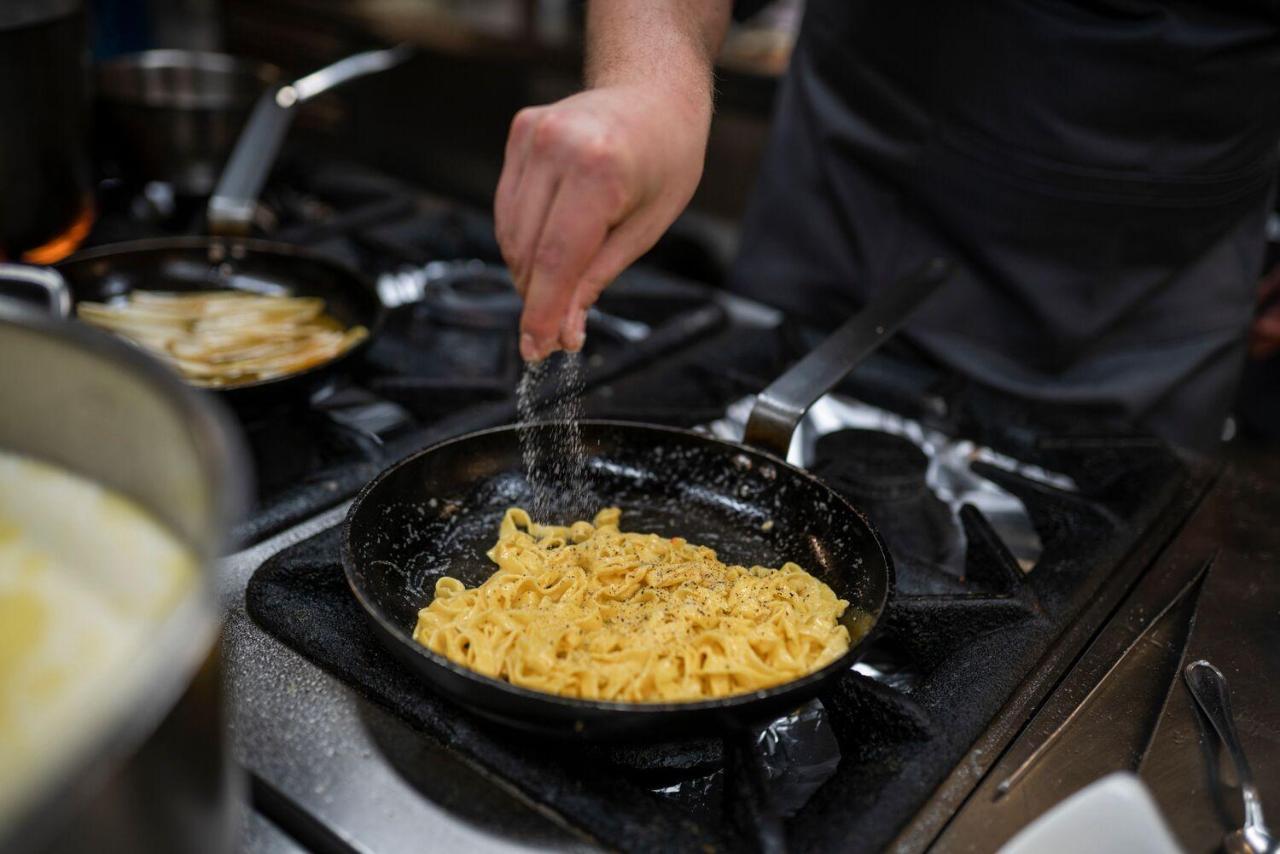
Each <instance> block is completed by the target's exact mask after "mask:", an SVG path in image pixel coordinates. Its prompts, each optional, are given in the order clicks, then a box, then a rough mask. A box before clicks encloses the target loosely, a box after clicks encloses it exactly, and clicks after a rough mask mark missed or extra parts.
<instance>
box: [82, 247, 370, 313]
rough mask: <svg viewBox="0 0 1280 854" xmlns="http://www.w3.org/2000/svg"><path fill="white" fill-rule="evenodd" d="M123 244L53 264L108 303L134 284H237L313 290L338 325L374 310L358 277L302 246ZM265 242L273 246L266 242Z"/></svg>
mask: <svg viewBox="0 0 1280 854" xmlns="http://www.w3.org/2000/svg"><path fill="white" fill-rule="evenodd" d="M148 243H150V244H151V245H149V246H140V247H138V248H131V247H130V246H129V245H128V244H122V245H121V246H120V247H119V248H116V247H108V248H105V249H101V250H94V251H92V252H90V253H85V254H84V255H82V256H73V257H72V258H70V259H68V260H67V261H65V262H63V263H62V264H60V265H59V266H58V272H60V273H61V274H62V275H63V277H64V278H65V279H66V280H67V284H68V285H70V287H71V293H72V296H73V297H74V298H75V300H76V301H82V300H91V301H95V302H112V301H116V300H121V299H124V298H125V297H127V296H128V294H129V293H130V292H132V291H160V292H165V293H190V292H192V291H212V290H238V291H245V292H247V293H255V294H262V295H266V296H317V297H321V298H322V299H324V301H325V306H326V310H327V311H328V312H329V314H331V315H332V316H333V317H334V319H336V320H337V321H338V322H339V323H341V324H342V325H343V326H348V327H350V326H356V325H359V324H363V325H365V326H371V325H372V323H373V321H374V320H375V318H376V317H377V314H378V307H377V304H376V296H375V295H374V293H373V292H372V290H371V289H370V288H367V287H356V286H355V285H356V284H358V282H357V280H356V278H355V276H354V275H353V274H352V273H350V272H349V271H346V270H343V269H342V268H341V267H338V266H336V265H332V264H328V263H325V262H324V261H322V260H320V259H317V258H312V257H309V256H308V255H306V254H303V253H293V252H283V251H277V250H274V249H270V248H265V247H259V246H252V245H250V244H243V243H241V244H237V243H234V242H230V241H221V240H219V239H218V238H211V239H207V240H206V239H201V238H197V239H194V240H191V239H187V240H184V241H182V242H179V241H148ZM266 246H270V244H267V245H266Z"/></svg>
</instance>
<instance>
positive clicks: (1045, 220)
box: [732, 0, 1280, 448]
mask: <svg viewBox="0 0 1280 854" xmlns="http://www.w3.org/2000/svg"><path fill="white" fill-rule="evenodd" d="M1278 23H1280V22H1278V19H1277V13H1276V12H1275V11H1274V10H1273V9H1272V6H1271V5H1270V4H1264V3H1245V2H1234V3H1233V2H1230V0H1203V2H1200V3H1165V4H1161V3H1155V2H1147V0H1131V1H1130V0H1095V2H1085V0H1079V2H1065V0H1063V1H1062V2H1054V0H978V1H977V2H966V3H955V2H950V3H948V2H926V0H898V1H897V2H884V0H809V4H808V7H807V10H806V13H805V18H804V22H803V25H802V28H801V34H800V37H799V40H798V44H797V46H796V50H795V53H794V55H793V58H792V65H791V70H790V73H789V75H788V77H787V79H786V81H785V83H784V85H783V88H782V92H781V95H780V101H779V104H778V111H777V116H776V120H775V123H774V130H773V137H772V140H771V143H770V148H769V151H768V153H767V155H766V162H765V165H764V168H763V170H762V174H761V178H760V183H759V185H758V187H757V190H756V194H755V197H754V198H753V200H752V204H751V207H750V209H749V211H748V214H747V217H746V220H745V223H744V231H743V241H742V246H743V249H742V251H741V253H740V256H739V259H738V263H737V264H736V265H735V268H734V273H733V276H732V281H733V284H734V287H735V288H737V289H738V290H740V291H742V292H744V293H746V294H748V295H750V296H753V297H756V298H758V299H761V300H764V301H766V302H770V303H773V304H776V305H780V306H782V307H784V308H786V309H788V310H790V311H793V312H796V313H798V314H800V315H802V316H806V317H808V318H810V319H813V320H815V321H818V322H819V323H825V324H834V323H835V322H837V321H838V320H839V319H840V318H841V317H843V316H847V315H848V314H849V313H850V312H852V311H855V310H856V309H857V307H858V306H859V305H860V304H861V303H862V302H863V301H864V300H865V299H866V298H867V296H868V295H869V294H870V293H871V292H872V291H873V290H874V289H875V288H876V287H878V286H881V285H882V284H883V283H886V282H892V281H893V280H894V279H895V278H896V277H898V276H900V275H902V274H903V273H905V272H906V271H908V270H909V269H910V268H912V267H913V266H914V265H916V264H918V263H919V262H920V261H921V260H922V259H924V258H926V257H929V256H932V255H937V254H941V255H945V256H947V257H949V258H951V259H953V260H954V261H955V262H957V264H958V271H957V273H956V275H955V276H954V277H953V279H952V280H951V281H950V282H949V283H948V286H947V287H946V289H945V290H944V292H943V293H942V294H940V295H939V296H938V297H936V298H935V299H934V300H933V301H932V302H931V303H930V304H928V305H927V306H926V307H925V309H924V310H923V311H922V313H921V315H920V317H919V318H918V319H917V320H916V321H915V322H913V323H912V324H910V325H909V326H908V328H907V332H906V334H907V336H908V337H909V338H910V339H911V340H912V341H913V342H914V343H915V344H917V345H918V346H919V347H920V348H921V349H923V350H925V351H926V352H927V353H929V354H930V355H931V356H932V357H934V358H935V359H937V360H939V361H941V362H942V363H944V364H945V365H946V366H948V367H949V368H951V369H954V370H957V371H960V372H961V373H963V374H966V375H968V376H970V377H972V378H974V379H976V380H979V381H981V382H984V383H987V384H989V385H992V386H995V387H997V388H999V389H1001V390H1004V391H1007V392H1010V393H1014V394H1018V395H1021V396H1024V397H1030V398H1034V399H1041V400H1050V401H1056V402H1062V403H1067V404H1079V405H1081V406H1087V407H1089V408H1090V409H1092V410H1099V409H1102V410H1110V411H1112V412H1114V413H1115V414H1116V415H1117V416H1119V417H1122V418H1123V419H1125V420H1126V421H1129V422H1133V423H1136V424H1139V425H1142V426H1145V427H1147V428H1149V429H1152V430H1154V431H1155V432H1157V433H1160V434H1162V435H1164V436H1166V437H1168V438H1170V439H1172V440H1174V441H1177V442H1179V443H1181V444H1185V445H1188V446H1193V447H1202V448H1205V447H1211V446H1212V445H1213V444H1214V443H1216V441H1217V440H1218V438H1219V436H1220V434H1221V429H1222V424H1223V419H1224V417H1225V416H1226V414H1227V411H1228V408H1229V406H1230V404H1231V399H1232V396H1233V394H1234V390H1235V386H1236V383H1237V381H1238V376H1239V373H1240V369H1241V367H1242V365H1243V361H1244V354H1245V334H1246V331H1247V327H1248V323H1249V320H1250V317H1251V314H1252V305H1253V302H1252V301H1253V293H1254V288H1255V284H1256V280H1257V276H1258V273H1259V267H1260V265H1261V259H1262V252H1263V236H1264V235H1263V229H1264V224H1265V219H1266V212H1267V209H1268V203H1269V200H1270V196H1271V187H1272V184H1273V179H1274V177H1275V175H1276V169H1277V164H1276V160H1277V157H1276V145H1277V138H1278V137H1280V37H1278Z"/></svg>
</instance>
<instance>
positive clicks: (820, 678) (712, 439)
mask: <svg viewBox="0 0 1280 854" xmlns="http://www.w3.org/2000/svg"><path fill="white" fill-rule="evenodd" d="M538 423H539V424H550V423H555V422H553V421H544V422H538ZM577 423H578V424H580V425H582V426H584V427H602V428H622V429H637V428H639V429H644V430H648V431H653V432H657V433H667V434H672V435H675V436H679V437H681V438H683V439H688V438H694V439H697V440H700V441H705V442H707V443H708V444H711V445H719V446H722V447H723V448H724V449H725V450H726V451H732V452H735V453H744V452H745V453H750V454H754V455H757V456H759V457H762V458H764V459H765V460H767V461H768V462H770V463H772V464H773V465H775V466H781V467H782V468H783V469H785V470H787V471H789V472H791V473H792V474H793V475H798V476H800V477H802V478H805V479H807V480H809V481H811V482H812V483H813V484H814V485H815V486H816V487H818V488H819V489H821V490H822V491H824V492H825V493H827V495H828V496H829V497H830V498H831V499H832V500H834V501H835V502H836V503H837V505H838V506H840V507H842V508H843V509H844V510H847V511H849V512H850V513H851V514H852V515H853V516H854V517H855V518H857V519H858V520H859V521H860V522H861V523H862V524H863V525H864V526H865V528H866V531H867V533H868V534H870V536H871V540H872V542H873V543H875V547H876V552H878V554H879V556H880V558H881V561H882V563H883V566H884V576H885V579H884V580H885V587H884V594H883V595H882V596H881V597H880V600H879V602H878V603H877V607H876V609H875V611H874V612H871V616H872V618H873V620H872V623H871V627H870V628H869V629H868V630H867V632H866V634H864V635H863V636H862V637H861V638H859V639H858V640H857V641H856V642H855V643H853V644H851V645H850V647H849V649H848V650H847V651H846V652H845V653H844V654H843V655H841V656H840V657H839V658H837V659H836V660H835V661H833V662H831V663H830V664H828V665H826V666H825V667H823V668H821V669H819V670H815V671H813V672H812V673H808V674H806V675H804V676H801V677H800V678H798V679H793V680H791V681H790V682H783V683H781V684H779V685H774V686H772V687H770V688H765V689H761V690H759V691H752V692H748V693H742V694H732V695H730V696H727V697H719V698H715V699H710V700H698V701H694V702H674V703H629V702H617V701H610V700H588V699H582V698H579V697H565V696H561V695H559V694H552V693H550V692H547V691H537V690H534V689H532V688H524V687H522V686H519V685H513V684H512V683H510V682H507V681H504V680H502V679H495V678H493V677H491V676H485V675H484V674H482V673H478V672H476V671H474V670H472V669H471V668H469V667H466V666H465V665H462V664H458V663H457V662H455V661H453V660H451V659H449V658H446V657H445V656H443V655H440V654H439V653H437V652H434V651H432V650H429V649H427V648H426V647H424V646H422V645H421V644H419V643H417V642H416V641H414V640H413V639H412V638H411V637H408V636H406V634H405V632H404V630H403V629H402V628H401V627H399V626H396V625H394V624H393V623H391V621H390V620H388V619H387V618H386V617H385V616H383V614H382V613H381V611H380V610H379V609H377V608H375V607H374V606H373V605H372V604H371V603H370V602H369V601H368V600H367V599H366V597H365V596H364V594H363V592H362V591H361V590H360V587H359V585H358V584H357V583H356V580H355V568H356V560H355V555H354V553H353V550H352V538H353V534H352V528H353V524H354V521H355V517H356V515H357V513H358V512H359V510H360V508H361V507H362V506H363V505H364V502H365V500H366V499H367V498H368V497H369V496H370V495H371V494H372V493H373V492H374V490H376V489H377V488H378V487H379V485H380V484H382V483H383V482H384V481H385V480H386V479H387V478H389V477H390V476H391V475H392V474H394V473H395V472H398V471H400V470H401V469H402V468H403V467H405V466H408V465H410V464H412V463H413V461H415V460H417V459H420V458H421V457H424V456H426V455H427V454H431V453H434V452H438V451H440V450H442V449H444V448H446V447H448V446H449V445H454V444H458V443H461V442H466V441H471V440H475V439H479V438H481V437H483V436H488V435H492V434H497V433H507V432H513V431H517V430H519V429H520V426H521V425H516V424H505V425H501V426H498V427H490V428H487V429H484V430H476V431H473V432H470V433H464V434H463V435H460V436H454V437H452V438H449V439H444V440H442V441H440V442H436V443H435V444H433V445H429V446H427V447H425V448H422V449H421V450H418V451H415V452H413V453H412V454H409V455H408V456H406V457H403V458H402V459H400V460H398V461H396V462H394V463H392V464H391V465H389V466H387V468H385V469H383V470H382V471H381V472H379V473H378V475H377V476H375V477H374V478H373V479H372V480H371V481H369V482H368V483H367V484H365V486H364V488H363V489H361V490H360V492H359V494H358V495H357V496H356V497H355V499H354V500H353V501H352V503H351V507H350V508H349V509H348V510H347V514H346V517H345V518H344V520H343V523H342V544H341V557H342V572H343V575H344V576H346V580H347V586H348V587H349V588H350V589H351V593H352V595H353V596H355V598H356V601H357V602H358V603H359V604H360V607H361V609H362V610H363V611H364V612H365V616H366V617H368V618H370V619H372V620H374V621H375V623H376V624H377V626H378V628H380V629H381V630H382V631H381V632H380V634H382V635H384V636H385V637H390V638H394V639H395V640H396V642H397V643H398V644H399V645H400V646H401V647H404V648H408V649H411V650H412V651H413V653H414V654H416V655H420V656H423V657H424V658H425V659H426V660H427V661H428V662H429V663H431V664H433V665H436V666H439V667H443V668H445V669H446V670H449V671H451V672H452V673H454V674H455V675H457V676H460V677H462V678H464V679H467V680H472V681H476V682H479V683H481V684H483V685H485V686H486V687H487V688H490V689H493V690H497V691H499V692H502V693H506V694H508V695H510V696H511V697H513V698H518V699H519V700H522V701H533V702H537V703H544V704H546V705H548V706H555V707H557V708H558V709H559V710H560V711H562V712H565V713H572V712H574V711H576V710H581V711H582V712H584V713H587V712H590V713H600V712H618V713H631V714H645V715H663V714H670V713H674V712H715V711H721V712H727V711H733V710H736V709H738V708H741V707H747V706H750V705H752V704H754V703H757V702H761V703H763V702H765V701H768V700H770V699H774V698H777V697H781V696H783V695H786V694H789V693H791V692H793V691H794V692H797V693H799V692H802V691H804V689H806V688H809V687H812V686H815V685H818V684H821V683H823V682H825V681H827V680H828V679H831V678H834V677H835V675H836V674H837V673H839V672H843V671H845V670H849V669H851V668H852V666H853V664H854V663H855V662H856V661H857V659H858V657H859V656H860V655H861V653H862V651H863V649H864V647H865V646H866V644H867V641H868V640H869V639H870V638H871V637H872V636H874V635H875V634H876V632H877V631H878V630H879V629H880V628H881V624H882V618H883V616H884V612H885V611H886V610H887V609H888V606H889V601H890V599H891V598H892V596H893V592H894V580H895V579H894V568H893V559H892V558H891V557H890V555H889V552H888V550H887V549H886V548H885V545H884V540H883V539H881V537H880V533H879V532H878V531H877V530H876V529H875V526H874V525H872V524H871V521H870V520H869V519H867V517H866V515H865V514H863V513H862V511H860V510H858V508H857V507H855V506H854V505H853V504H852V503H850V502H849V500H848V499H847V498H845V497H844V496H843V495H841V494H840V493H838V492H836V491H835V490H834V489H832V488H831V487H830V486H828V485H826V484H825V483H823V482H822V481H821V480H819V479H818V478H817V477H815V476H814V475H813V474H812V473H810V472H807V471H805V470H804V469H802V468H799V467H797V466H793V465H791V464H790V463H788V462H786V461H785V460H783V459H780V458H779V457H777V456H776V455H774V454H772V453H770V452H768V451H765V450H763V449H760V448H755V447H752V446H750V445H744V444H741V443H738V442H731V441H728V440H726V439H721V438H719V437H716V436H710V435H705V434H702V433H697V432H694V431H692V430H686V429H683V428H680V427H671V426H668V425H662V424H650V423H647V422H642V421H622V420H617V419H594V418H586V419H582V420H580V421H578V422H577ZM432 687H433V688H436V686H435V685H433V686H432ZM450 699H452V697H451V698H450Z"/></svg>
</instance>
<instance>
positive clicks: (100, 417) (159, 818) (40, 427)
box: [0, 265, 248, 854]
mask: <svg viewBox="0 0 1280 854" xmlns="http://www.w3.org/2000/svg"><path fill="white" fill-rule="evenodd" d="M4 266H5V265H0V278H4V277H5V276H6V275H7V274H16V275H27V274H26V273H23V272H22V271H23V269H24V268H17V272H16V273H13V271H6V270H4V269H3V267H4ZM39 272H40V271H35V273H36V274H37V276H38V274H39ZM32 284H34V285H40V284H41V283H39V282H32ZM45 284H47V283H45ZM53 300H54V301H55V302H56V294H55V295H54V296H53ZM0 401H2V404H0V408H2V409H3V412H4V416H3V417H0V449H3V450H6V451H11V452H16V453H18V454H21V455H25V456H28V457H31V458H34V459H39V460H43V461H46V462H49V463H52V464H54V465H57V466H60V467H62V468H64V469H67V470H70V471H71V472H74V473H76V474H79V475H81V476H83V477H85V478H88V479H91V480H93V481H96V482H97V483H99V484H101V485H103V486H105V487H108V488H110V489H112V490H114V491H116V492H118V493H120V494H122V495H124V496H127V497H128V498H131V499H132V500H134V501H135V502H137V503H138V504H139V505H140V506H142V507H143V508H144V509H146V510H148V511H149V512H150V513H151V514H152V515H153V516H154V517H155V518H156V519H158V520H159V521H160V522H161V523H162V524H164V525H165V526H167V527H168V528H169V529H170V530H171V532H172V533H174V534H175V535H176V536H177V537H179V538H180V539H181V540H183V541H185V542H186V543H187V544H188V546H189V547H190V548H191V550H192V551H193V553H194V554H195V555H197V557H198V558H199V565H200V567H201V568H202V583H201V584H197V585H193V586H192V588H191V589H190V591H189V592H188V593H187V594H186V595H185V596H184V597H183V600H182V601H181V602H180V603H178V605H177V606H176V607H175V608H174V609H173V610H172V611H170V612H169V613H168V616H167V617H166V618H165V620H164V622H163V623H162V624H161V625H160V626H159V627H158V628H157V629H156V630H155V631H154V632H153V633H152V635H151V641H150V646H149V650H148V655H150V654H151V651H152V650H154V651H157V652H156V658H155V661H156V662H157V663H155V664H154V666H148V667H146V668H145V671H144V679H145V685H144V690H138V691H134V692H132V693H131V694H130V695H129V696H127V697H126V701H125V702H124V703H123V704H121V705H122V708H121V709H120V712H121V713H119V714H116V715H114V716H113V718H112V719H109V720H105V721H99V722H98V724H99V725H100V726H99V728H98V732H99V733H100V734H99V737H97V738H96V740H95V741H93V742H91V743H90V744H89V745H88V747H87V748H86V749H84V750H82V751H80V752H79V753H78V754H77V755H75V756H73V757H72V760H71V761H70V762H69V763H67V764H64V765H62V766H60V769H59V771H58V773H57V776H55V777H54V778H53V781H52V782H51V783H49V782H45V783H44V784H43V786H42V787H41V788H38V789H36V788H33V790H32V791H31V792H30V793H29V795H28V797H26V798H25V800H24V801H23V803H22V804H21V805H20V806H19V810H18V813H17V814H16V818H14V819H13V820H12V821H10V822H9V823H8V824H7V825H6V826H0V850H3V851H35V852H47V853H48V854H52V852H64V851H65V852H71V851H76V852H78V851H83V850H85V848H87V847H91V848H95V849H97V848H102V849H106V850H113V851H165V852H195V851H202V852H205V851H210V852H218V851H229V850H231V848H232V846H233V845H234V842H235V836H236V832H237V829H238V827H239V825H240V819H241V816H240V814H239V811H240V809H241V806H240V805H241V804H243V803H244V802H245V799H244V795H243V780H242V776H241V775H242V772H241V771H240V770H239V768H238V767H237V766H236V765H235V764H234V763H233V761H232V760H231V757H230V752H229V747H228V744H227V743H226V738H225V731H224V726H223V719H222V702H221V698H222V678H221V663H220V660H219V648H220V643H219V635H220V628H221V622H222V616H221V609H220V607H219V605H218V601H217V597H216V593H215V589H214V584H213V574H212V573H213V567H214V563H213V561H214V558H215V557H216V556H217V555H218V554H220V553H221V551H222V549H223V548H225V547H226V545H227V543H226V542H225V539H224V538H225V536H226V532H227V531H228V530H229V528H230V524H231V521H232V519H233V518H234V517H235V516H236V515H238V513H239V512H240V511H241V510H242V509H243V507H244V506H245V501H246V499H247V496H248V489H247V471H248V469H247V464H246V460H247V457H246V454H245V452H244V449H243V446H242V444H241V440H240V438H239V435H238V433H237V431H236V428H235V427H234V425H233V424H232V422H231V421H230V419H229V418H228V416H227V415H226V414H225V413H224V411H223V410H222V408H221V407H220V406H219V405H218V403H217V401H216V400H214V399H213V398H212V397H210V396H208V395H199V394H197V393H196V392H195V391H193V390H192V389H190V388H188V387H187V386H186V385H185V384H183V383H182V382H181V381H180V380H179V379H178V378H177V377H175V376H173V375H171V374H170V373H169V372H168V370H167V369H165V368H163V367H162V366H161V365H159V364H158V363H157V362H155V361H153V360H151V359H149V358H147V357H146V356H144V355H143V354H142V353H140V352H138V351H136V350H135V349H134V348H132V347H130V346H129V345H127V344H125V343H123V342H121V341H119V340H118V339H115V338H114V337H112V336H110V335H108V334H106V333H102V332H99V331H97V330H94V329H91V328H89V327H87V326H84V325H82V324H77V323H71V322H67V321H61V320H56V319H54V318H52V317H50V316H48V315H47V314H46V313H45V312H43V311H37V310H34V309H32V308H31V307H29V306H26V305H23V304H20V303H18V302H16V301H13V300H6V299H3V298H0ZM75 523H76V520H75V519H73V518H68V519H67V520H66V524H67V525H74V524H75Z"/></svg>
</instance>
